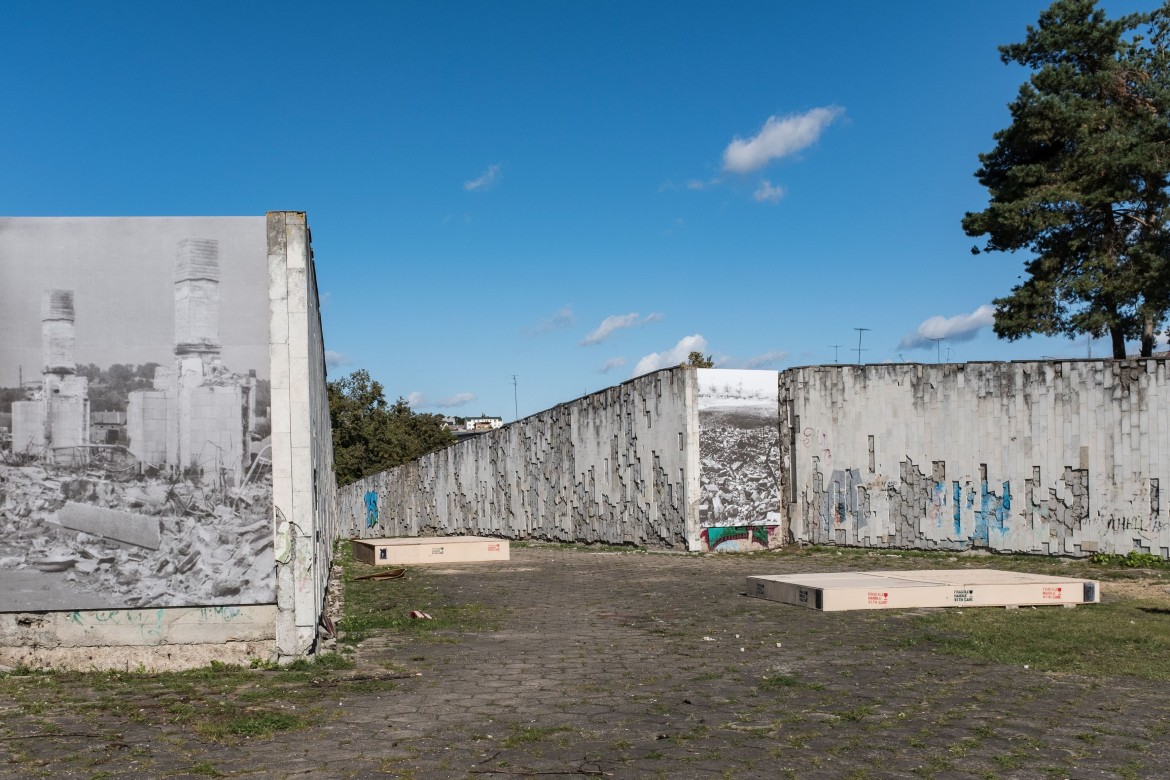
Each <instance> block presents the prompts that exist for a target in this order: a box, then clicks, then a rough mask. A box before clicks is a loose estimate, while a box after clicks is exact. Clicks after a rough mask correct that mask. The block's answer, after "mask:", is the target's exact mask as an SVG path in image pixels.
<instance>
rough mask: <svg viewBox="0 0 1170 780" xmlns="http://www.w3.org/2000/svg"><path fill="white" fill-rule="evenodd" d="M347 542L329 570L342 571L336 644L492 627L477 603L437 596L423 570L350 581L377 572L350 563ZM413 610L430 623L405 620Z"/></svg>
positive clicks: (489, 616) (491, 618)
mask: <svg viewBox="0 0 1170 780" xmlns="http://www.w3.org/2000/svg"><path fill="white" fill-rule="evenodd" d="M350 548H351V545H350V544H349V542H347V541H345V540H342V541H340V542H338V545H337V553H336V556H335V558H334V565H335V566H340V567H342V573H343V575H344V579H345V581H346V582H345V611H344V614H343V615H342V617H341V620H339V621H338V627H339V628H340V629H341V637H340V641H341V642H342V643H344V644H346V645H350V646H352V645H355V644H357V643H359V642H361V641H363V640H365V639H368V638H369V637H371V636H374V635H375V634H378V633H381V632H387V631H389V632H394V633H399V634H408V635H413V636H416V637H426V636H430V637H431V638H432V639H433V640H434V641H443V639H441V638H439V637H437V636H436V635H438V634H444V633H446V634H450V633H456V632H468V631H479V630H483V629H488V628H495V627H496V620H495V614H494V612H493V611H492V610H490V609H488V608H487V607H485V606H483V605H482V604H456V603H453V602H451V601H450V600H449V599H447V598H446V597H444V596H443V594H442V593H441V591H440V590H439V588H438V587H436V585H435V584H434V580H432V578H431V577H430V576H428V575H427V574H426V572H425V571H422V570H419V569H417V568H411V569H407V572H406V576H404V577H402V578H400V579H394V580H381V581H378V580H355V579H354V578H355V577H360V576H362V575H365V574H370V573H372V572H375V571H377V570H378V567H376V566H370V565H368V564H364V563H360V562H358V561H355V560H354V559H353V554H352V551H351V549H350ZM413 610H418V611H420V612H426V613H427V614H429V615H430V616H431V617H432V618H433V619H432V620H421V619H416V618H412V617H410V613H411V611H413Z"/></svg>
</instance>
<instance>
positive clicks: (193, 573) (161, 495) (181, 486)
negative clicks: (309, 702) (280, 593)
mask: <svg viewBox="0 0 1170 780" xmlns="http://www.w3.org/2000/svg"><path fill="white" fill-rule="evenodd" d="M4 479H5V482H6V484H5V485H4V487H5V490H4V492H3V494H2V495H3V496H4V498H5V501H4V503H3V505H2V506H0V568H5V569H12V570H35V571H40V572H43V573H49V574H53V575H54V576H55V577H56V578H57V579H58V581H59V586H60V588H61V589H62V590H65V591H75V592H82V591H84V592H86V593H89V594H93V595H98V596H100V597H101V598H102V600H103V601H104V602H105V603H106V604H108V605H109V607H110V608H120V609H130V608H143V607H157V606H175V605H180V604H187V605H200V606H214V605H217V604H247V603H265V602H271V601H272V599H273V597H274V593H273V577H272V569H273V557H272V556H273V552H272V548H273V539H272V530H271V528H272V526H271V522H270V518H269V514H270V511H271V503H270V493H271V486H270V484H269V481H268V480H259V481H255V482H251V483H247V484H245V485H244V486H242V487H240V488H226V487H223V486H218V485H208V486H200V485H198V484H196V483H194V482H192V481H189V480H187V481H174V482H173V481H170V480H166V479H162V478H158V477H141V476H134V477H131V478H129V479H125V480H122V479H119V478H118V475H116V474H112V473H108V472H105V471H104V470H102V469H82V468H63V467H54V466H48V465H40V464H33V465H24V466H16V467H10V468H7V469H5V471H4ZM85 525H87V526H88V530H78V529H79V528H81V527H83V526H85ZM70 526H72V527H70Z"/></svg>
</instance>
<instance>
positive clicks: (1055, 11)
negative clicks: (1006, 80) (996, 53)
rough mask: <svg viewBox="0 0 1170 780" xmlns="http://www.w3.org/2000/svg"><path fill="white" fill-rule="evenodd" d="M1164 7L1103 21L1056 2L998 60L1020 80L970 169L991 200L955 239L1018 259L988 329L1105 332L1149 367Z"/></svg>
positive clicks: (1160, 182) (1158, 269)
mask: <svg viewBox="0 0 1170 780" xmlns="http://www.w3.org/2000/svg"><path fill="white" fill-rule="evenodd" d="M1168 20H1170V3H1166V4H1165V5H1163V6H1162V7H1161V8H1159V9H1158V10H1156V11H1154V12H1153V13H1149V14H1133V15H1129V16H1125V17H1121V18H1119V19H1108V18H1106V16H1105V14H1104V12H1102V11H1101V10H1100V9H1098V8H1097V7H1096V2H1095V0H1057V2H1054V3H1053V4H1052V5H1051V6H1050V7H1049V8H1048V9H1047V10H1046V11H1044V12H1043V13H1042V14H1041V16H1040V19H1039V23H1038V24H1037V26H1036V27H1031V26H1029V27H1028V30H1027V36H1026V38H1025V40H1024V42H1023V43H1018V44H1011V45H1008V46H1002V47H1000V53H1001V59H1002V60H1003V61H1004V62H1005V63H1012V62H1014V63H1018V64H1020V65H1024V66H1026V67H1028V68H1031V69H1032V71H1033V72H1032V76H1031V78H1030V79H1029V80H1028V82H1026V83H1025V84H1023V85H1022V86H1021V87H1020V91H1019V94H1018V95H1017V97H1016V99H1015V100H1014V101H1013V102H1012V103H1011V104H1010V105H1009V107H1010V109H1011V116H1012V123H1011V125H1010V126H1008V127H1007V128H1006V129H1004V130H1001V131H999V132H998V133H996V134H995V141H996V145H995V148H994V149H993V150H992V151H991V152H988V153H987V154H982V155H980V157H979V159H980V162H981V163H982V166H981V167H980V169H979V170H978V171H977V172H976V174H975V175H976V177H977V178H978V179H979V182H980V183H981V184H983V185H984V186H985V187H987V189H988V192H989V195H990V202H989V204H988V206H987V208H986V209H984V210H983V211H979V212H975V213H968V214H967V215H966V216H965V217H964V219H963V229H964V230H965V231H966V232H967V234H968V235H970V236H987V241H986V244H985V245H984V246H983V247H982V248H980V247H976V248H974V249H973V251H975V252H979V251H980V249H982V250H987V251H1008V252H1014V251H1018V250H1028V251H1029V252H1030V253H1031V254H1032V258H1031V259H1030V260H1028V261H1027V262H1026V264H1025V270H1026V272H1027V274H1028V276H1027V278H1025V279H1024V281H1023V282H1022V283H1020V284H1018V285H1016V286H1015V287H1014V288H1013V289H1012V291H1011V293H1010V294H1009V295H1007V296H1005V297H1002V298H998V299H996V300H995V302H994V303H995V307H996V313H995V332H996V334H997V335H998V336H1000V337H1001V338H1006V339H1009V340H1015V339H1019V338H1022V337H1025V336H1029V335H1032V334H1035V333H1043V334H1046V335H1066V336H1070V337H1075V336H1077V335H1080V334H1086V333H1087V334H1091V335H1092V336H1094V337H1100V336H1104V335H1106V334H1108V335H1109V336H1110V338H1111V341H1112V346H1113V356H1114V357H1115V358H1124V357H1125V354H1126V353H1125V342H1126V339H1140V340H1141V354H1142V355H1143V356H1149V355H1150V353H1151V352H1152V350H1153V347H1154V343H1155V338H1156V336H1157V332H1158V330H1159V329H1160V328H1161V327H1162V326H1163V325H1164V324H1165V321H1166V317H1167V312H1168V310H1170V236H1168V233H1167V229H1166V224H1165V217H1166V208H1167V204H1168V202H1170V199H1168V197H1167V188H1168V185H1170V53H1168V51H1167V42H1168V39H1170V35H1168V31H1170V25H1168Z"/></svg>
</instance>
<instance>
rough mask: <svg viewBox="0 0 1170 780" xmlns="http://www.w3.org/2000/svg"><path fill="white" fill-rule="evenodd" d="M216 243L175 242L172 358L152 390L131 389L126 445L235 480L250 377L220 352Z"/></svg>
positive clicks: (245, 455)
mask: <svg viewBox="0 0 1170 780" xmlns="http://www.w3.org/2000/svg"><path fill="white" fill-rule="evenodd" d="M219 285H220V268H219V242H218V241H216V240H213V239H201V238H188V239H183V240H182V241H180V242H179V246H178V256H177V260H176V263H175V286H174V294H175V349H174V352H175V365H174V368H173V369H167V368H165V367H162V366H160V367H159V368H157V369H156V370H155V379H154V389H153V390H144V391H138V392H135V393H131V394H130V400H129V406H128V414H127V417H128V422H127V426H128V431H129V436H130V450H131V452H133V453H134V455H135V456H136V457H138V458H139V459H141V460H143V461H144V462H146V463H150V464H153V465H157V466H165V467H170V468H171V469H177V470H179V471H182V472H197V473H201V474H203V475H205V476H214V477H216V478H222V479H225V480H227V481H228V482H230V483H231V484H233V485H238V484H240V481H241V479H242V478H243V476H244V473H245V471H246V469H247V468H248V465H249V463H250V461H251V459H252V458H251V456H252V451H251V436H250V431H251V429H252V427H253V424H254V418H255V410H254V408H253V405H254V390H255V386H256V382H255V378H254V377H252V376H248V375H240V374H235V373H232V372H231V371H230V370H229V369H228V368H227V367H226V366H225V365H224V364H223V361H222V359H221V345H220V339H219V311H220V289H219Z"/></svg>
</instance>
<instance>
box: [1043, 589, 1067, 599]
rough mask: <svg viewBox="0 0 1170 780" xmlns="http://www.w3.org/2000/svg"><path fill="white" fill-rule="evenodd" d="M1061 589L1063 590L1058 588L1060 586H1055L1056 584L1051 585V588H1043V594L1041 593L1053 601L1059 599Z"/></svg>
mask: <svg viewBox="0 0 1170 780" xmlns="http://www.w3.org/2000/svg"><path fill="white" fill-rule="evenodd" d="M1062 590H1064V589H1063V588H1060V587H1056V586H1054V587H1051V588H1045V589H1044V594H1043V595H1044V598H1046V599H1051V600H1053V601H1060V593H1061V591H1062Z"/></svg>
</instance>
